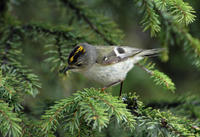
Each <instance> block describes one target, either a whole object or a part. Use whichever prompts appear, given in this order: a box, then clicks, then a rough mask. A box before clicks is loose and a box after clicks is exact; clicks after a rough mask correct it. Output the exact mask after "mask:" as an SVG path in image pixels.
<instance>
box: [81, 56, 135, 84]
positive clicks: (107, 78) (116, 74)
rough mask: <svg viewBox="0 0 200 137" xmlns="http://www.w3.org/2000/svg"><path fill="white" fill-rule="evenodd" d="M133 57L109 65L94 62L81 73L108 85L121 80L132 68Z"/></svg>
mask: <svg viewBox="0 0 200 137" xmlns="http://www.w3.org/2000/svg"><path fill="white" fill-rule="evenodd" d="M134 61H135V59H133V58H129V59H127V60H124V61H122V62H118V63H115V64H111V65H101V64H94V65H93V66H92V67H91V68H90V69H88V70H87V71H84V72H83V74H84V75H85V76H86V77H88V78H89V79H92V80H94V81H96V82H99V83H101V84H103V85H104V86H106V85H110V84H112V83H114V82H117V81H119V80H120V81H123V80H124V79H125V78H126V75H127V73H128V72H129V71H130V70H131V69H132V68H133V66H134Z"/></svg>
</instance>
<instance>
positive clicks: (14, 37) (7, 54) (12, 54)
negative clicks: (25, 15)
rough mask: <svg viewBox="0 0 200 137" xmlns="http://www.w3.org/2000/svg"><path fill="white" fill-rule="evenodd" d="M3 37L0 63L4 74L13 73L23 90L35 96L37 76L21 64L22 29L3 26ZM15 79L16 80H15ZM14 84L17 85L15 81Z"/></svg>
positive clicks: (0, 42)
mask: <svg viewBox="0 0 200 137" xmlns="http://www.w3.org/2000/svg"><path fill="white" fill-rule="evenodd" d="M0 31H1V32H2V33H3V37H1V38H0V45H1V47H0V52H1V54H0V64H1V67H0V68H1V70H2V73H3V74H4V75H13V76H14V75H15V78H16V80H17V81H18V83H19V82H20V84H21V85H22V86H23V88H22V87H21V89H23V91H24V92H26V93H28V94H30V95H33V96H35V95H36V94H37V93H38V88H39V87H40V84H39V82H38V77H37V76H36V75H34V74H32V73H31V70H30V69H28V68H27V67H26V66H25V65H22V63H21V61H22V57H23V54H22V49H21V43H22V39H23V38H22V37H23V36H22V33H21V32H22V30H21V29H20V28H19V27H18V26H5V27H2V28H1V30H0ZM17 81H16V82H17ZM16 85H18V84H17V83H16Z"/></svg>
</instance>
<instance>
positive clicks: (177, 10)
mask: <svg viewBox="0 0 200 137" xmlns="http://www.w3.org/2000/svg"><path fill="white" fill-rule="evenodd" d="M136 2H137V5H138V7H139V8H140V12H143V14H144V16H143V19H142V21H141V23H142V26H143V28H144V31H146V30H148V29H150V32H151V36H155V35H156V34H157V33H158V32H160V30H161V27H160V25H161V23H160V17H159V16H160V13H162V12H165V13H167V14H169V16H170V17H171V18H172V19H173V21H174V22H177V23H178V24H182V23H184V24H186V25H188V24H190V23H192V22H193V21H194V20H195V17H196V16H195V15H194V13H195V11H194V9H193V8H192V7H191V6H190V5H189V4H188V3H186V2H183V0H155V1H153V0H136Z"/></svg>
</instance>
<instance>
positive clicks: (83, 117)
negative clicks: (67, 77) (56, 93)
mask: <svg viewBox="0 0 200 137" xmlns="http://www.w3.org/2000/svg"><path fill="white" fill-rule="evenodd" d="M112 117H115V118H116V120H117V123H118V124H119V125H122V126H124V127H126V128H129V129H131V130H133V128H134V121H135V120H134V117H133V116H132V115H131V113H130V112H128V110H127V109H126V104H124V103H122V101H120V100H118V99H117V98H116V97H113V96H112V95H109V94H107V93H103V92H101V91H99V90H95V89H92V88H91V89H84V90H83V91H79V92H77V93H75V94H74V95H73V96H71V97H69V98H66V99H63V100H60V101H58V102H56V105H54V106H52V107H51V108H50V109H49V110H47V111H46V113H45V115H43V118H42V119H43V125H42V127H43V128H42V131H43V132H44V133H45V134H47V133H48V132H49V131H51V130H54V131H55V130H56V129H57V126H58V125H59V124H60V126H61V127H62V128H63V129H64V130H65V132H66V133H68V134H71V135H72V136H80V133H86V134H84V136H88V135H89V134H90V133H92V132H94V131H96V129H98V131H101V130H102V129H103V128H105V127H107V126H108V124H109V122H110V119H111V118H112ZM82 126H84V127H86V129H88V131H87V132H85V131H83V132H82V130H83V129H82V128H81V127H82ZM84 129H85V128H84ZM91 129H93V130H94V131H93V130H91Z"/></svg>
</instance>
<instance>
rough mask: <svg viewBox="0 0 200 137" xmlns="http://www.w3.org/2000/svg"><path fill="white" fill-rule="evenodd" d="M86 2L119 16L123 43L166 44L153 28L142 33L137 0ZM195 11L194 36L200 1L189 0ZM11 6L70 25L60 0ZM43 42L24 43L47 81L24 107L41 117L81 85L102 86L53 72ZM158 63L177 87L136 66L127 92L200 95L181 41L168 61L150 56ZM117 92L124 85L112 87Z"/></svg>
mask: <svg viewBox="0 0 200 137" xmlns="http://www.w3.org/2000/svg"><path fill="white" fill-rule="evenodd" d="M84 2H85V3H87V5H88V6H89V7H90V8H91V9H92V10H95V11H98V12H99V13H102V14H103V15H105V16H108V17H109V18H111V19H112V20H114V21H115V22H116V23H117V24H118V26H119V28H120V29H121V30H122V31H123V32H124V34H125V40H124V45H127V46H133V47H138V48H147V49H149V48H159V47H162V44H161V42H160V41H159V40H157V39H156V38H151V37H150V35H149V32H143V30H142V28H141V25H140V21H141V17H140V16H138V15H139V14H138V9H137V8H136V6H134V4H135V3H134V1H133V0H118V1H116V0H85V1H84ZM187 2H189V3H190V4H191V6H192V7H193V8H194V9H195V11H196V16H197V17H196V21H195V22H194V23H192V24H191V25H190V32H191V34H192V35H193V36H195V37H197V38H199V37H200V33H199V32H200V10H199V9H200V3H199V2H198V1H197V0H190V1H189V0H187ZM12 3H13V4H12V5H11V6H10V7H9V9H10V11H11V12H12V14H13V15H14V16H15V17H16V18H17V19H19V20H20V21H22V22H24V23H27V22H32V21H34V22H44V23H50V24H53V25H55V26H56V25H65V24H66V25H67V23H66V22H67V16H68V14H69V12H68V11H67V10H66V8H65V7H64V6H63V5H62V4H60V3H59V2H58V1H52V0H21V1H20V2H16V1H15V0H12ZM44 45H45V43H44V41H43V40H42V39H41V40H39V41H38V40H36V41H35V40H34V38H33V39H32V40H30V39H27V40H26V41H25V46H24V49H23V50H24V54H25V59H24V63H25V64H27V65H28V66H29V68H32V70H33V71H34V73H35V74H37V75H38V76H39V78H40V80H41V82H42V88H41V89H40V93H39V94H38V95H37V96H36V97H35V98H32V97H26V98H25V106H27V108H26V109H27V111H30V113H32V114H33V115H35V116H39V115H40V114H41V113H43V112H41V111H42V108H44V107H46V105H49V104H48V103H51V102H52V101H55V100H58V99H61V98H65V97H68V96H70V95H71V94H72V93H74V92H76V91H77V90H81V89H83V88H88V87H96V88H100V87H101V86H100V85H98V84H97V83H94V82H93V81H90V80H87V79H86V78H84V77H83V76H82V75H81V74H76V73H70V75H68V76H66V77H60V76H59V74H58V73H56V72H51V71H50V65H49V64H48V63H45V62H44V59H45V58H46V57H45V56H46V55H44V54H43V53H44ZM151 60H152V61H153V62H155V63H156V68H158V69H159V70H160V71H161V72H164V73H165V74H167V75H168V76H169V77H170V78H171V79H172V81H173V82H174V83H175V85H176V92H175V93H171V92H170V91H167V90H164V89H163V88H161V87H158V86H156V85H155V84H154V82H153V81H152V79H151V78H150V76H149V75H148V74H147V73H146V72H144V71H143V70H142V69H140V68H138V67H137V66H136V67H134V68H133V69H132V70H131V71H130V72H129V73H128V76H127V78H126V80H125V82H124V87H123V92H124V93H125V92H126V93H128V92H136V94H137V95H139V96H140V100H142V101H143V102H144V103H146V104H148V103H150V102H160V101H163V102H165V101H172V100H174V99H175V98H177V97H179V96H180V95H188V96H189V95H190V94H196V95H200V92H199V90H200V71H199V70H197V69H196V68H195V67H194V66H193V65H192V64H191V63H190V60H189V59H188V58H187V56H185V53H184V51H183V49H182V45H177V46H171V47H170V49H169V60H168V61H167V62H162V61H161V60H160V58H159V57H154V58H152V59H151ZM107 92H112V94H113V95H116V96H118V94H119V85H118V86H115V87H113V88H109V89H108V90H107Z"/></svg>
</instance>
